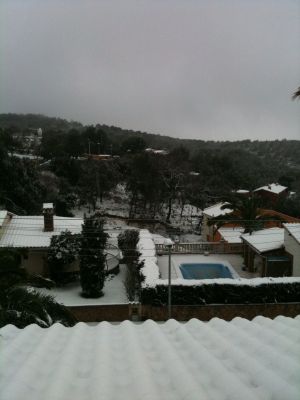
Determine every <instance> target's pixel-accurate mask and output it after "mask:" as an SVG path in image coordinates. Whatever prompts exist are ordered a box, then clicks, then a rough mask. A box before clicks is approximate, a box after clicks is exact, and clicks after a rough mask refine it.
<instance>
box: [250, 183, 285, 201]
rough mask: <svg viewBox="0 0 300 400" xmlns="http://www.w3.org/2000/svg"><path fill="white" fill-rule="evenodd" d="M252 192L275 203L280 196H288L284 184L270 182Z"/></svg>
mask: <svg viewBox="0 0 300 400" xmlns="http://www.w3.org/2000/svg"><path fill="white" fill-rule="evenodd" d="M253 193H254V194H256V195H258V196H260V197H262V198H263V199H265V200H269V201H270V203H271V204H275V203H276V202H277V201H278V200H279V199H280V198H284V197H286V196H288V194H289V190H288V188H287V187H286V186H282V185H279V183H271V184H269V185H265V186H261V187H259V188H257V189H255V190H253Z"/></svg>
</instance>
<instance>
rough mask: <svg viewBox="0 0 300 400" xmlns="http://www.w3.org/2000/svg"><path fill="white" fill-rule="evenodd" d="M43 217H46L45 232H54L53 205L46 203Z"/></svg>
mask: <svg viewBox="0 0 300 400" xmlns="http://www.w3.org/2000/svg"><path fill="white" fill-rule="evenodd" d="M43 215H44V232H53V230H54V221H53V215H54V209H53V203H44V204H43Z"/></svg>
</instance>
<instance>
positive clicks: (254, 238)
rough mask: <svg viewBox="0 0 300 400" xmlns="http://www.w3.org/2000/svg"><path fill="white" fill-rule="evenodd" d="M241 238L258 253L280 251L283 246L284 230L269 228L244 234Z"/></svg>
mask: <svg viewBox="0 0 300 400" xmlns="http://www.w3.org/2000/svg"><path fill="white" fill-rule="evenodd" d="M242 238H243V239H244V240H245V241H246V242H247V243H248V244H250V245H251V246H252V247H253V248H254V249H255V250H257V251H258V252H259V253H264V252H265V251H270V250H276V249H280V248H282V247H283V245H284V229H283V228H270V229H262V230H260V231H255V232H252V234H251V235H250V234H249V233H245V234H243V235H242Z"/></svg>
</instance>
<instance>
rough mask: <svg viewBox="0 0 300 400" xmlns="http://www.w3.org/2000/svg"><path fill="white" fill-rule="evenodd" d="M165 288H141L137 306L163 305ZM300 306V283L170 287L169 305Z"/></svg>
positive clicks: (165, 302)
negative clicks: (279, 304)
mask: <svg viewBox="0 0 300 400" xmlns="http://www.w3.org/2000/svg"><path fill="white" fill-rule="evenodd" d="M167 302H168V286H167V285H157V286H155V287H144V288H143V289H142V291H141V303H142V304H149V305H153V306H162V305H166V304H167ZM290 302H300V282H292V283H282V282H281V283H279V282H278V283H276V282H274V283H273V282H272V283H267V284H266V283H262V284H260V285H256V286H252V285H243V284H241V285H231V284H218V283H215V284H204V285H197V286H184V285H172V304H174V305H205V304H260V303H290Z"/></svg>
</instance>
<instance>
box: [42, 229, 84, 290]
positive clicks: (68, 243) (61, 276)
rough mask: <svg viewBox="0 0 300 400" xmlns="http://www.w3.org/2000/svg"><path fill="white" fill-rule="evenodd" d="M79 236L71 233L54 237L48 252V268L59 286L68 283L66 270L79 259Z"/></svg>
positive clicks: (62, 233)
mask: <svg viewBox="0 0 300 400" xmlns="http://www.w3.org/2000/svg"><path fill="white" fill-rule="evenodd" d="M78 251H79V235H73V234H72V233H71V232H69V231H65V232H61V234H60V235H55V236H52V238H51V242H50V247H49V251H48V256H47V260H48V266H49V270H50V276H51V279H53V280H54V281H55V282H56V283H58V284H64V283H65V282H66V274H65V269H66V267H67V266H69V265H70V264H72V263H73V262H74V261H75V260H76V258H77V257H78Z"/></svg>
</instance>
